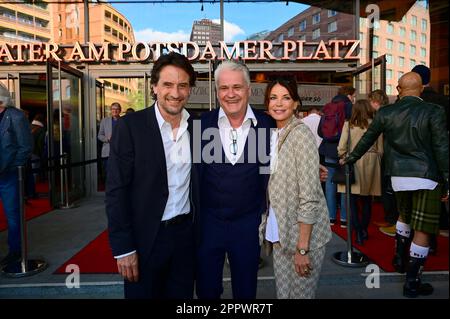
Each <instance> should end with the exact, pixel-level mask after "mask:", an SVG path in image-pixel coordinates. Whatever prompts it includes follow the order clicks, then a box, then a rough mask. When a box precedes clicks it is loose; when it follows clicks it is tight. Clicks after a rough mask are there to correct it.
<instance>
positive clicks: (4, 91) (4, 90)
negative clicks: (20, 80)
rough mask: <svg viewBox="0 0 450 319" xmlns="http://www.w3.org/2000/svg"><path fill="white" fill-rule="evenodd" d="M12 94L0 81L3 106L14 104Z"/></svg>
mask: <svg viewBox="0 0 450 319" xmlns="http://www.w3.org/2000/svg"><path fill="white" fill-rule="evenodd" d="M11 102H12V101H11V95H10V94H9V91H8V89H7V88H5V86H4V85H3V84H1V83H0V105H2V106H3V107H7V106H12V104H11Z"/></svg>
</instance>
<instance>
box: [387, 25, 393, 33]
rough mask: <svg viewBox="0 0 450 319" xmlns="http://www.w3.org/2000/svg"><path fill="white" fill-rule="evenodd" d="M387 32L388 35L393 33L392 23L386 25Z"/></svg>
mask: <svg viewBox="0 0 450 319" xmlns="http://www.w3.org/2000/svg"><path fill="white" fill-rule="evenodd" d="M387 32H388V33H390V34H392V33H394V25H393V24H392V23H388V25H387Z"/></svg>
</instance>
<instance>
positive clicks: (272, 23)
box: [112, 0, 308, 42]
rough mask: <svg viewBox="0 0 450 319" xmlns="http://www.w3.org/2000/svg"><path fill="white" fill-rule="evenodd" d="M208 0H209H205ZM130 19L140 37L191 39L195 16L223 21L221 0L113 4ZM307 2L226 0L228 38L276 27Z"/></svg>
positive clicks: (167, 39)
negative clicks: (239, 0) (214, 0)
mask: <svg viewBox="0 0 450 319" xmlns="http://www.w3.org/2000/svg"><path fill="white" fill-rule="evenodd" d="M205 1H207V0H205ZM112 5H113V6H114V7H115V8H116V9H117V10H118V11H119V12H121V13H122V14H123V15H124V16H125V17H126V18H127V19H128V20H129V21H130V23H131V25H132V26H133V29H134V33H135V37H136V40H137V41H144V42H153V41H163V42H170V41H189V36H190V34H191V29H192V23H193V21H194V20H200V19H204V18H207V19H211V20H213V21H215V22H217V23H220V5H219V4H218V3H216V4H211V3H204V4H203V8H204V10H203V11H201V6H202V4H201V3H194V4H149V3H146V4H136V3H133V4H125V3H114V4H112ZM306 8H308V6H306V5H303V4H298V3H292V2H289V5H286V3H285V2H281V3H241V4H237V3H225V4H224V20H225V41H227V42H231V41H239V40H245V39H246V38H247V37H248V36H250V35H251V34H253V33H256V32H260V31H263V30H270V31H272V30H274V29H276V28H278V27H279V26H280V25H282V24H283V23H284V22H286V21H288V20H289V19H291V18H293V17H294V16H296V15H297V14H299V13H300V12H302V11H303V10H305V9H306Z"/></svg>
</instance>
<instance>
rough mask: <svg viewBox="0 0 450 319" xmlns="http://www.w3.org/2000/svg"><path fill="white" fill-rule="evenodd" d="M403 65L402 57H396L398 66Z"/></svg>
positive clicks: (403, 59)
mask: <svg viewBox="0 0 450 319" xmlns="http://www.w3.org/2000/svg"><path fill="white" fill-rule="evenodd" d="M404 65H405V58H404V57H402V56H399V57H398V66H404Z"/></svg>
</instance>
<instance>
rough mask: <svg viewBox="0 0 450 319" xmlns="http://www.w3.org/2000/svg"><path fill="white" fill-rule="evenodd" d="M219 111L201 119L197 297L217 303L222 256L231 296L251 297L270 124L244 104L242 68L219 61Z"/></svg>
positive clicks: (246, 90) (244, 74)
mask: <svg viewBox="0 0 450 319" xmlns="http://www.w3.org/2000/svg"><path fill="white" fill-rule="evenodd" d="M214 78H215V81H216V90H217V97H218V100H219V103H220V108H218V109H216V110H213V111H211V112H207V113H204V114H203V115H202V118H201V129H202V162H201V164H200V185H201V205H200V206H201V222H200V245H199V247H198V254H197V264H198V267H197V284H196V293H197V296H198V297H199V298H201V299H218V298H220V296H221V294H222V292H223V287H222V272H223V266H224V261H225V255H227V256H228V260H229V264H230V270H231V282H232V291H233V297H234V298H236V299H253V298H256V286H257V272H258V262H259V257H260V246H259V240H258V227H259V224H260V222H261V214H262V213H263V211H264V209H265V206H266V200H265V195H266V186H267V181H268V177H269V175H268V171H267V168H268V165H269V152H270V128H271V127H274V123H273V120H272V119H271V118H269V117H268V116H267V115H266V114H264V112H262V111H258V110H255V109H252V108H251V107H250V106H249V104H248V100H249V96H250V75H249V71H248V69H247V67H246V66H245V65H243V64H240V63H237V62H234V61H224V62H222V64H220V65H219V66H218V68H217V69H216V71H215V74H214Z"/></svg>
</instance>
